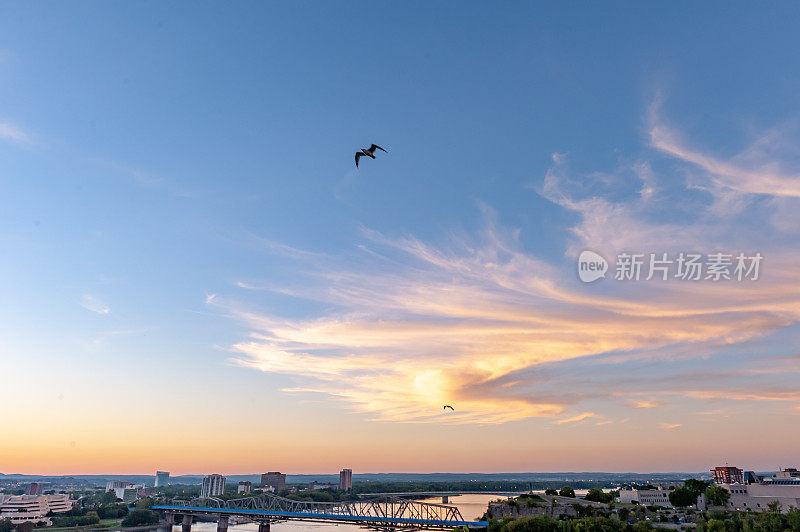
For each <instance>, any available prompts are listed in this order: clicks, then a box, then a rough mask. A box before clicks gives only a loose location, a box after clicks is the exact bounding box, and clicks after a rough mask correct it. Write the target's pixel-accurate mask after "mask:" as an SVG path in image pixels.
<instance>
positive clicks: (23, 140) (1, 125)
mask: <svg viewBox="0 0 800 532" xmlns="http://www.w3.org/2000/svg"><path fill="white" fill-rule="evenodd" d="M0 138H2V139H4V140H8V141H11V142H16V143H19V144H27V143H29V142H31V137H30V135H28V134H27V133H26V132H25V131H23V130H22V129H20V128H19V127H18V126H16V125H14V124H12V123H10V122H0Z"/></svg>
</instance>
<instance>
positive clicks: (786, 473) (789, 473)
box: [775, 467, 800, 478]
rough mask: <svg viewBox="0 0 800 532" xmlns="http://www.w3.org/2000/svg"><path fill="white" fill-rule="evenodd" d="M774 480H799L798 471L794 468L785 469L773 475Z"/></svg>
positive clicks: (799, 472) (799, 474)
mask: <svg viewBox="0 0 800 532" xmlns="http://www.w3.org/2000/svg"><path fill="white" fill-rule="evenodd" d="M775 478H800V471H798V470H797V469H796V468H794V467H787V468H786V469H781V470H779V471H778V472H777V473H775Z"/></svg>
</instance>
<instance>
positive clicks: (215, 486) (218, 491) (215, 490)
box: [200, 473, 225, 499]
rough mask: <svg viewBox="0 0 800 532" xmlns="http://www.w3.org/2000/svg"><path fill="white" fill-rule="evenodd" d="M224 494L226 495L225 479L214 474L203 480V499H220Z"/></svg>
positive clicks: (201, 489)
mask: <svg viewBox="0 0 800 532" xmlns="http://www.w3.org/2000/svg"><path fill="white" fill-rule="evenodd" d="M223 493H225V477H223V476H222V475H218V474H216V473H214V474H213V475H208V476H207V477H206V478H204V479H203V485H202V487H201V488H200V497H201V498H203V499H207V498H208V497H218V496H220V495H222V494H223Z"/></svg>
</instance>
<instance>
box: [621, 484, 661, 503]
mask: <svg viewBox="0 0 800 532" xmlns="http://www.w3.org/2000/svg"><path fill="white" fill-rule="evenodd" d="M617 499H618V500H619V502H621V503H633V502H636V503H639V504H642V505H644V506H665V507H667V508H672V503H671V502H669V491H668V490H665V489H663V488H662V487H660V486H659V487H658V489H652V490H641V489H622V490H619V497H618V498H617Z"/></svg>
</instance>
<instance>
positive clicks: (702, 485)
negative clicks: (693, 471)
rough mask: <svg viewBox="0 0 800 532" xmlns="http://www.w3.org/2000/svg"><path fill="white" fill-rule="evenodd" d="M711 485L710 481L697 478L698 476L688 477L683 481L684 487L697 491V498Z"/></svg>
mask: <svg viewBox="0 0 800 532" xmlns="http://www.w3.org/2000/svg"><path fill="white" fill-rule="evenodd" d="M709 486H711V483H710V482H705V481H702V480H697V479H696V478H687V479H686V480H685V481H684V483H683V487H684V488H687V489H689V490H691V491H692V492H694V493H696V495H695V498H697V497H699V496H700V494H701V493H703V492H704V491H706V488H707V487H709Z"/></svg>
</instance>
